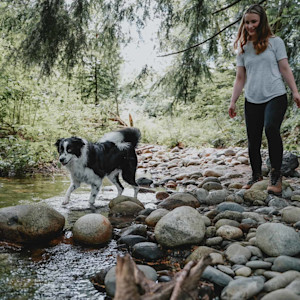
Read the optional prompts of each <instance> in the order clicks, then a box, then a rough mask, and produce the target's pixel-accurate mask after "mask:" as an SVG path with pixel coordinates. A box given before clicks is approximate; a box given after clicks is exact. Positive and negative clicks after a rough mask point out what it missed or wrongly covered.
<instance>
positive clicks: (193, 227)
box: [154, 206, 206, 248]
mask: <svg viewBox="0 0 300 300" xmlns="http://www.w3.org/2000/svg"><path fill="white" fill-rule="evenodd" d="M205 231H206V227H205V224H204V221H203V218H202V217H201V215H200V214H199V212H198V211H197V210H196V209H194V208H192V207H189V206H181V207H177V208H175V209H174V210H172V211H171V212H169V213H168V214H166V215H165V216H163V217H162V218H161V219H160V220H159V221H158V223H157V224H156V226H155V230H154V233H155V237H156V240H157V241H158V243H159V244H161V245H162V246H164V247H168V248H174V247H178V246H183V245H197V244H199V243H200V242H201V241H202V240H203V238H204V235H205Z"/></svg>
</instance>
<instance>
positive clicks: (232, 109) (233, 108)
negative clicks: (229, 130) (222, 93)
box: [228, 102, 236, 118]
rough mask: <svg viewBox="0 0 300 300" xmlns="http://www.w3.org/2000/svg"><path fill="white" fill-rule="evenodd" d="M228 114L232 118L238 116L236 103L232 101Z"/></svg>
mask: <svg viewBox="0 0 300 300" xmlns="http://www.w3.org/2000/svg"><path fill="white" fill-rule="evenodd" d="M228 114H229V117H230V118H234V117H235V116H236V105H235V103H233V102H230V105H229V109H228Z"/></svg>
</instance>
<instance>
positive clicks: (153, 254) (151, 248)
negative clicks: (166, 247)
mask: <svg viewBox="0 0 300 300" xmlns="http://www.w3.org/2000/svg"><path fill="white" fill-rule="evenodd" d="M132 256H134V257H136V258H141V259H144V260H146V261H153V260H155V261H156V260H158V259H160V258H162V257H163V252H162V250H161V249H160V248H159V247H158V245H157V244H156V243H151V242H141V243H137V244H135V245H134V246H133V247H132Z"/></svg>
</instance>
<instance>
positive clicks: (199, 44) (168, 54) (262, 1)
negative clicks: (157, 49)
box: [158, 0, 266, 57]
mask: <svg viewBox="0 0 300 300" xmlns="http://www.w3.org/2000/svg"><path fill="white" fill-rule="evenodd" d="M240 1H241V0H238V1H236V2H234V3H232V4H230V5H229V6H227V7H224V8H222V9H221V10H225V9H226V8H229V7H230V6H233V5H235V4H236V3H238V2H240ZM264 2H266V0H261V1H260V2H259V3H258V4H262V3H264ZM221 10H219V11H221ZM219 11H216V12H214V13H213V14H216V13H217V12H219ZM241 19H242V16H241V17H239V18H238V19H236V20H235V21H234V22H232V23H230V24H229V25H227V26H226V27H224V28H223V29H221V30H220V31H218V32H217V33H215V34H214V35H213V36H211V37H210V38H208V39H206V40H205V41H203V42H201V43H198V44H196V45H193V46H191V47H188V48H186V49H183V50H180V51H177V52H171V53H167V54H164V55H158V57H166V56H170V55H174V54H179V53H183V52H185V51H188V50H191V49H194V48H196V47H198V46H201V45H203V44H205V43H206V42H208V41H210V40H212V39H213V38H215V37H216V36H218V35H219V34H220V33H222V32H223V31H225V30H226V29H228V28H229V27H231V26H233V25H234V24H236V23H238V22H239V21H240V20H241Z"/></svg>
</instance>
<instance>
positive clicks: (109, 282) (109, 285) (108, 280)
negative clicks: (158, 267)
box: [104, 265, 157, 297]
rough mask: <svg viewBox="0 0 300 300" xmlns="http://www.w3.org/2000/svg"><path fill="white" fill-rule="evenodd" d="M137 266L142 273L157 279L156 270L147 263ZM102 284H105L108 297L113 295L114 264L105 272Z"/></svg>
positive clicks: (151, 278) (114, 281) (114, 283)
mask: <svg viewBox="0 0 300 300" xmlns="http://www.w3.org/2000/svg"><path fill="white" fill-rule="evenodd" d="M137 267H138V268H139V269H140V270H141V271H142V272H143V273H144V275H145V276H146V277H147V278H148V279H150V280H152V281H154V282H155V281H156V280H157V274H156V271H155V270H154V269H153V268H152V267H150V266H147V265H137ZM104 284H105V289H106V292H107V294H108V295H109V296H110V297H114V296H115V292H116V266H114V267H112V268H111V269H110V270H109V271H108V272H107V274H106V276H105V279H104Z"/></svg>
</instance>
